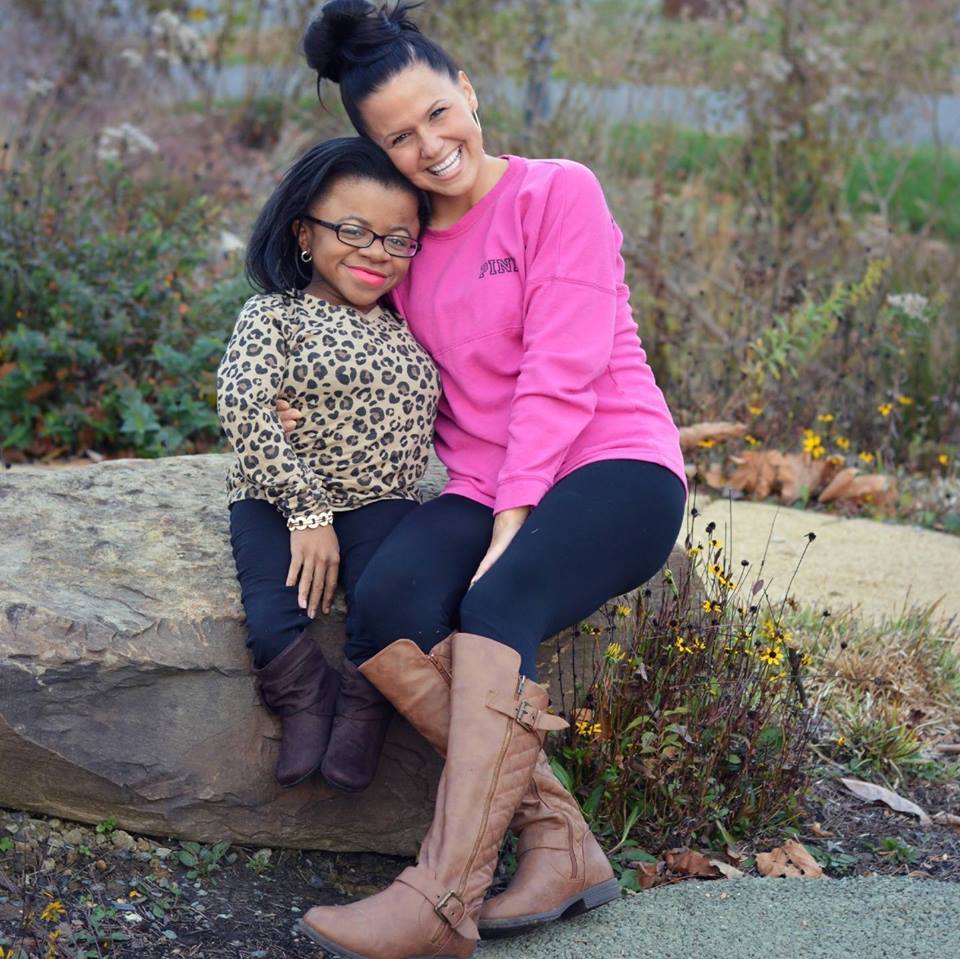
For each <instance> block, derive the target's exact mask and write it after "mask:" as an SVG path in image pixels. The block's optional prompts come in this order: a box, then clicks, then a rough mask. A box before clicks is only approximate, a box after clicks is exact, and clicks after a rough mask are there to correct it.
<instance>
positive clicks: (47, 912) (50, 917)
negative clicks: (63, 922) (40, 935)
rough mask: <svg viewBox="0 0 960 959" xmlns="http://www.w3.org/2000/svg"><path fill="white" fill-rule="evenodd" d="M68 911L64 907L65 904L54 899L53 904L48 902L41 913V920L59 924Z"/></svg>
mask: <svg viewBox="0 0 960 959" xmlns="http://www.w3.org/2000/svg"><path fill="white" fill-rule="evenodd" d="M66 911H67V910H66V907H65V906H64V905H63V903H62V902H61V901H60V900H59V899H54V900H53V902H48V903H47V904H46V905H45V906H44V907H43V912H41V913H40V918H41V919H42V920H43V921H44V922H57V921H58V920H59V919H60V917H61V916H62V915H63V914H64V913H65V912H66Z"/></svg>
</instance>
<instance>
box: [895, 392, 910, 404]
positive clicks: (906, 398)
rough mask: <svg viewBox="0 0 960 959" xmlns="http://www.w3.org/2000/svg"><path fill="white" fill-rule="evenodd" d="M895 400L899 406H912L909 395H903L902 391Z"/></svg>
mask: <svg viewBox="0 0 960 959" xmlns="http://www.w3.org/2000/svg"><path fill="white" fill-rule="evenodd" d="M897 402H898V403H899V404H900V405H901V406H912V405H913V400H912V399H911V398H910V397H909V396H904V395H903V394H902V393H901V394H900V396H898V397H897Z"/></svg>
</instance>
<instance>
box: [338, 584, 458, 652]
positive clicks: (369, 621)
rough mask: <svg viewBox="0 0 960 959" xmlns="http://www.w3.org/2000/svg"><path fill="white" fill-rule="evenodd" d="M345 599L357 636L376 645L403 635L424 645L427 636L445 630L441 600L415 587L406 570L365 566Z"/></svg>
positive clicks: (360, 639)
mask: <svg viewBox="0 0 960 959" xmlns="http://www.w3.org/2000/svg"><path fill="white" fill-rule="evenodd" d="M348 602H349V603H350V604H351V609H352V616H351V619H352V622H353V624H354V631H355V634H356V636H357V638H358V640H359V641H361V642H362V643H364V644H366V645H372V646H374V647H376V648H382V647H383V646H386V645H387V644H388V643H392V642H393V641H394V640H395V639H401V638H405V639H412V640H413V641H414V642H416V643H418V644H420V645H421V646H423V648H425V649H426V648H429V646H430V645H431V639H433V638H434V637H435V636H437V635H438V634H439V633H442V632H443V630H444V629H447V630H449V626H448V625H447V624H446V623H445V622H444V621H443V620H444V616H443V615H442V604H441V603H439V602H438V601H437V598H436V597H435V596H433V595H431V594H430V592H429V591H428V590H426V589H422V588H418V583H417V579H416V577H413V578H411V576H410V575H409V573H407V572H406V571H400V570H396V571H394V570H390V569H383V568H379V569H378V568H368V569H367V570H366V571H364V573H363V575H362V576H361V577H360V579H359V580H358V581H357V584H356V586H355V587H354V590H353V595H352V597H350V599H349V600H348ZM444 635H445V633H444ZM440 638H442V636H441V637H440Z"/></svg>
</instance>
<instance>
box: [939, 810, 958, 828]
mask: <svg viewBox="0 0 960 959" xmlns="http://www.w3.org/2000/svg"><path fill="white" fill-rule="evenodd" d="M932 818H933V821H934V822H935V823H936V824H937V825H938V826H950V827H951V828H953V829H960V816H955V815H954V814H953V813H952V812H938V813H934V814H933V817H932Z"/></svg>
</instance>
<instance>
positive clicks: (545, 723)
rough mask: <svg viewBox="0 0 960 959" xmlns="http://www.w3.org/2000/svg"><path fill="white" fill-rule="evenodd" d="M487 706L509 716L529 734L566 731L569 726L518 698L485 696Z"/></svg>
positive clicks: (559, 718)
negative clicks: (557, 730)
mask: <svg viewBox="0 0 960 959" xmlns="http://www.w3.org/2000/svg"><path fill="white" fill-rule="evenodd" d="M487 705H488V706H489V707H490V708H491V709H493V710H496V711H497V712H498V713H503V715H504V716H509V717H510V718H511V719H513V720H515V721H516V722H518V723H519V724H520V725H521V726H523V728H524V729H526V730H529V731H530V732H534V731H536V730H543V731H545V732H549V731H550V730H552V729H566V728H567V727H568V726H569V725H570V724H569V723H568V722H567V721H566V720H565V719H564V718H563V717H562V716H554V715H553V714H552V713H548V712H547V711H546V710H545V709H538V708H537V707H536V706H534V705H533V703H531V702H530V701H529V700H526V699H523V698H522V697H520V696H518V697H517V698H516V699H508V698H507V697H506V696H499V695H497V693H490V694H489V695H488V696H487Z"/></svg>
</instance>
